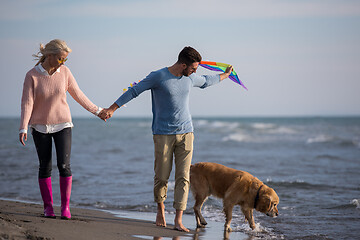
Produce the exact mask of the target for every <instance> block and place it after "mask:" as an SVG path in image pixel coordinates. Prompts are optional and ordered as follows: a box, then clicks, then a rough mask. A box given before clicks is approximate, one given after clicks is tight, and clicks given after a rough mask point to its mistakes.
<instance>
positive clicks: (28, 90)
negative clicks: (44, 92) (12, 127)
mask: <svg viewBox="0 0 360 240" xmlns="http://www.w3.org/2000/svg"><path fill="white" fill-rule="evenodd" d="M33 107H34V82H33V79H32V77H31V74H30V71H29V72H28V73H27V74H26V76H25V80H24V85H23V93H22V97H21V118H20V128H19V129H20V130H21V129H24V130H27V129H28V124H29V121H30V118H31V114H32V111H33Z"/></svg>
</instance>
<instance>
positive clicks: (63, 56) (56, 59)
mask: <svg viewBox="0 0 360 240" xmlns="http://www.w3.org/2000/svg"><path fill="white" fill-rule="evenodd" d="M68 54H69V53H68V52H65V51H61V52H60V53H58V54H50V55H49V63H50V66H51V67H53V68H56V69H57V68H59V67H60V66H61V65H64V63H65V62H66V60H67V56H68Z"/></svg>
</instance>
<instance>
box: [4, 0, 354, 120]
mask: <svg viewBox="0 0 360 240" xmlns="http://www.w3.org/2000/svg"><path fill="white" fill-rule="evenodd" d="M0 28H1V31H0V49H1V54H0V69H1V70H0V71H1V89H0V116H19V115H20V100H21V94H22V85H23V81H24V77H25V74H26V72H27V71H29V70H30V69H31V68H32V67H33V66H34V64H35V61H34V60H33V57H32V56H31V55H32V54H34V53H37V52H38V50H39V44H40V43H44V44H45V43H47V42H49V41H50V40H52V39H54V38H60V39H63V40H65V41H66V42H67V43H68V45H69V47H70V48H72V50H73V52H72V53H70V54H69V60H68V61H67V62H66V65H67V66H68V67H69V68H70V70H71V71H72V73H73V75H74V76H75V78H76V80H77V82H78V84H79V85H80V88H81V89H82V90H83V92H84V93H85V94H86V95H87V96H88V97H89V98H90V99H91V100H92V101H93V102H94V103H95V104H97V105H100V106H102V107H108V106H109V105H111V104H112V103H113V102H114V101H115V100H116V99H117V98H118V97H119V96H120V95H121V94H122V89H123V88H126V87H127V86H128V85H129V84H130V83H131V82H133V81H138V80H141V79H143V78H144V77H145V76H147V75H148V74H149V73H150V72H151V71H153V70H158V69H160V68H163V67H166V66H171V65H172V64H173V63H175V62H176V60H177V56H178V53H179V52H180V51H181V49H182V48H183V47H184V46H192V47H194V48H196V49H197V50H198V51H199V52H200V53H201V55H202V57H203V60H210V61H217V62H223V63H229V64H232V65H233V66H234V68H235V70H236V71H237V73H238V75H239V77H240V79H241V80H242V81H243V82H244V84H245V85H246V87H247V88H248V89H249V90H248V91H246V90H244V89H243V88H242V87H240V86H239V85H236V84H235V83H233V82H232V81H231V80H229V79H226V80H224V81H223V82H221V83H220V84H217V85H215V86H212V87H210V88H207V89H205V90H201V89H197V88H194V89H192V92H191V98H190V104H191V112H192V115H193V116H224V117H225V116H323V115H326V116H327V115H335V116H339V115H360V1H357V0H354V1H349V0H338V1H333V0H293V1H283V0H258V1H250V0H249V1H242V0H231V1H228V0H221V1H220V0H217V1H213V0H195V1H194V0H182V1H174V0H147V1H146V0H131V1H130V0H129V1H118V0H113V1H109V0H105V1H99V0H96V1H95V0H94V1H93V0H62V1H52V0H49V1H45V0H1V2H0ZM198 73H199V74H215V73H214V72H210V71H208V70H203V69H199V71H198ZM68 102H69V104H70V108H71V112H72V115H73V116H87V117H92V115H91V114H90V113H88V112H87V111H86V110H84V109H83V108H81V107H80V106H79V105H78V104H77V103H75V101H74V100H73V99H72V98H71V97H69V98H68ZM115 116H117V117H121V116H151V97H150V92H149V91H148V92H145V93H143V94H142V95H140V96H139V97H138V98H137V99H134V100H133V101H132V102H130V103H129V104H127V107H126V108H123V109H120V110H118V111H117V112H116V115H115Z"/></svg>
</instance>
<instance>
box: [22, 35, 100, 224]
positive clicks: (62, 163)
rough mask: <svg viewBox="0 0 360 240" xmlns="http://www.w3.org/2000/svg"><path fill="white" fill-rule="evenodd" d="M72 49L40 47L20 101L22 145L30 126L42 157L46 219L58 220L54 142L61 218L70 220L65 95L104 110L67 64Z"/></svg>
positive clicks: (91, 109)
mask: <svg viewBox="0 0 360 240" xmlns="http://www.w3.org/2000/svg"><path fill="white" fill-rule="evenodd" d="M70 52H71V49H70V48H69V47H68V46H67V45H66V43H65V42H64V41H62V40H59V39H55V40H52V41H50V42H49V43H47V44H46V45H45V47H44V46H43V45H42V44H40V52H39V53H38V54H37V55H33V56H34V57H36V58H37V59H39V61H38V63H37V64H36V65H35V67H34V68H32V69H31V70H30V71H29V72H28V73H27V74H26V77H25V81H24V87H23V94H22V99H21V122H20V133H19V138H20V142H21V143H22V144H23V145H24V146H25V142H24V140H25V141H26V140H27V129H28V125H29V126H30V128H31V132H32V135H33V139H34V143H35V146H36V151H37V154H38V157H39V163H40V166H39V177H38V178H39V187H40V192H41V196H42V199H43V201H44V215H45V217H51V218H55V214H54V210H53V198H52V186H51V170H52V167H51V166H52V163H51V150H52V139H54V143H55V148H56V156H57V166H58V169H59V175H60V194H61V218H62V219H70V218H71V213H70V208H69V202H70V195H71V185H72V174H71V169H70V153H71V128H72V127H73V124H72V122H71V115H70V109H69V106H68V104H67V102H66V92H69V93H70V95H71V96H72V97H73V98H74V99H75V100H76V101H77V102H78V103H79V104H80V105H81V106H83V107H84V108H85V109H86V110H88V111H89V112H91V113H93V114H95V115H98V114H99V113H100V111H101V110H102V109H101V108H100V107H97V106H96V105H94V104H93V103H92V102H91V101H90V100H89V99H88V98H87V97H86V96H85V94H84V93H83V92H82V91H81V90H80V88H79V86H78V85H77V83H76V81H75V78H74V77H73V75H72V74H71V72H70V70H69V68H67V67H66V66H65V65H64V63H65V62H66V60H67V56H68V54H69V53H70Z"/></svg>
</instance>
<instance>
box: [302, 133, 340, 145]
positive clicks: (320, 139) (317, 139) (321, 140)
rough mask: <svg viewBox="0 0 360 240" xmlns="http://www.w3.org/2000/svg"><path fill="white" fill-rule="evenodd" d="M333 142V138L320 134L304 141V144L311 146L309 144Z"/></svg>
mask: <svg viewBox="0 0 360 240" xmlns="http://www.w3.org/2000/svg"><path fill="white" fill-rule="evenodd" d="M334 140H335V138H334V137H332V136H328V135H325V134H320V135H317V136H315V137H312V138H308V139H307V140H306V143H308V144H311V143H327V142H332V141H334Z"/></svg>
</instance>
